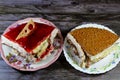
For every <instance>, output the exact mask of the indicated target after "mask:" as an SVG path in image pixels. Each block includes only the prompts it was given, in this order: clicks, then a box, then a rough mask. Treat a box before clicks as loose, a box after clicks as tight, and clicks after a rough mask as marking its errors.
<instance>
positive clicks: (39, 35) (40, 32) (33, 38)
mask: <svg viewBox="0 0 120 80" xmlns="http://www.w3.org/2000/svg"><path fill="white" fill-rule="evenodd" d="M25 25H26V23H25V24H21V25H18V26H17V27H15V28H10V30H9V31H8V32H7V33H5V34H4V36H5V37H6V38H8V39H9V40H11V41H13V42H15V43H18V44H19V45H20V46H21V47H23V48H24V49H25V50H26V51H27V52H29V53H31V52H32V50H33V49H34V48H36V47H37V46H38V45H40V43H41V42H42V41H44V40H45V39H46V37H48V36H49V35H50V34H51V32H52V31H53V29H54V27H53V26H49V25H46V24H42V23H37V22H35V26H36V29H35V31H34V32H32V34H30V35H29V36H27V37H25V38H21V39H19V40H15V39H16V37H17V36H18V34H19V33H20V32H21V30H22V29H23V28H24V27H25ZM30 26H32V25H30Z"/></svg>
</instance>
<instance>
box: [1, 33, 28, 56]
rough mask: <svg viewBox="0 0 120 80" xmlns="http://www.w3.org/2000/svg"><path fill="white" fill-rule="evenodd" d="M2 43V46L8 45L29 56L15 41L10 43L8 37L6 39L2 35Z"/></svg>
mask: <svg viewBox="0 0 120 80" xmlns="http://www.w3.org/2000/svg"><path fill="white" fill-rule="evenodd" d="M1 42H2V44H6V45H8V46H11V47H13V48H14V49H16V50H18V51H19V52H20V53H23V54H27V52H26V51H25V49H24V48H22V47H20V46H19V44H17V43H15V42H13V41H10V40H9V39H7V38H6V37H4V36H2V35H1Z"/></svg>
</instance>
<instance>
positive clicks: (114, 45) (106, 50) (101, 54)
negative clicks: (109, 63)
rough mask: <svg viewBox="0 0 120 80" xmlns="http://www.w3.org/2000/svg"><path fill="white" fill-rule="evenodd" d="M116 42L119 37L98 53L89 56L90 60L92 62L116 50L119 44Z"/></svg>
mask: <svg viewBox="0 0 120 80" xmlns="http://www.w3.org/2000/svg"><path fill="white" fill-rule="evenodd" d="M117 43H120V38H119V39H118V40H117V41H116V42H115V43H114V44H113V45H111V46H110V47H108V48H107V49H105V50H103V51H102V52H100V53H98V54H97V55H95V56H90V60H91V62H92V63H95V62H98V61H99V60H101V59H102V58H104V57H106V56H107V55H109V54H110V53H111V52H115V51H116V50H119V47H118V45H119V44H117Z"/></svg>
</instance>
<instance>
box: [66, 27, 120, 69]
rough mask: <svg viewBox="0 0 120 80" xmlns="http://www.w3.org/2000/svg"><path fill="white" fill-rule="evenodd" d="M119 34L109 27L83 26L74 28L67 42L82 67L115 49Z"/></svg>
mask: <svg viewBox="0 0 120 80" xmlns="http://www.w3.org/2000/svg"><path fill="white" fill-rule="evenodd" d="M118 40H119V36H118V35H117V34H115V33H114V32H112V31H111V30H109V29H104V28H103V29H102V28H97V27H92V26H90V27H83V28H78V29H74V30H72V31H71V32H70V33H69V34H68V35H67V38H66V44H67V45H68V46H69V50H70V52H71V55H72V56H73V59H74V60H75V61H76V62H77V63H78V64H79V65H80V66H81V67H89V66H90V65H91V64H94V63H96V62H98V61H100V60H101V59H103V58H104V57H106V56H107V55H109V54H110V52H112V51H114V50H115V49H116V48H117V47H116V45H115V43H116V42H117V41H118Z"/></svg>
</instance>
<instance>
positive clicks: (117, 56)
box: [63, 24, 120, 74]
mask: <svg viewBox="0 0 120 80" xmlns="http://www.w3.org/2000/svg"><path fill="white" fill-rule="evenodd" d="M89 26H94V27H98V28H104V29H107V30H109V31H111V32H113V31H112V30H110V29H109V28H107V27H104V26H102V25H98V24H83V25H81V26H78V27H76V28H74V29H78V28H83V27H89ZM74 29H73V30H74ZM113 33H114V32H113ZM65 42H66V41H65ZM65 42H64V48H63V50H64V56H65V58H66V60H67V61H68V62H69V64H70V65H72V66H73V67H74V68H75V69H76V70H79V71H81V72H84V73H87V74H101V73H105V72H107V71H109V70H111V69H113V68H114V67H116V66H117V64H118V63H119V61H120V40H119V41H118V42H117V43H118V47H119V50H116V51H114V52H111V53H110V55H108V56H107V57H105V58H103V59H102V60H100V61H99V62H97V63H95V64H93V65H91V66H90V67H89V68H81V67H80V66H79V65H78V64H77V63H76V62H75V61H74V60H73V59H72V58H71V56H70V51H69V50H67V46H66V45H65Z"/></svg>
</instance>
